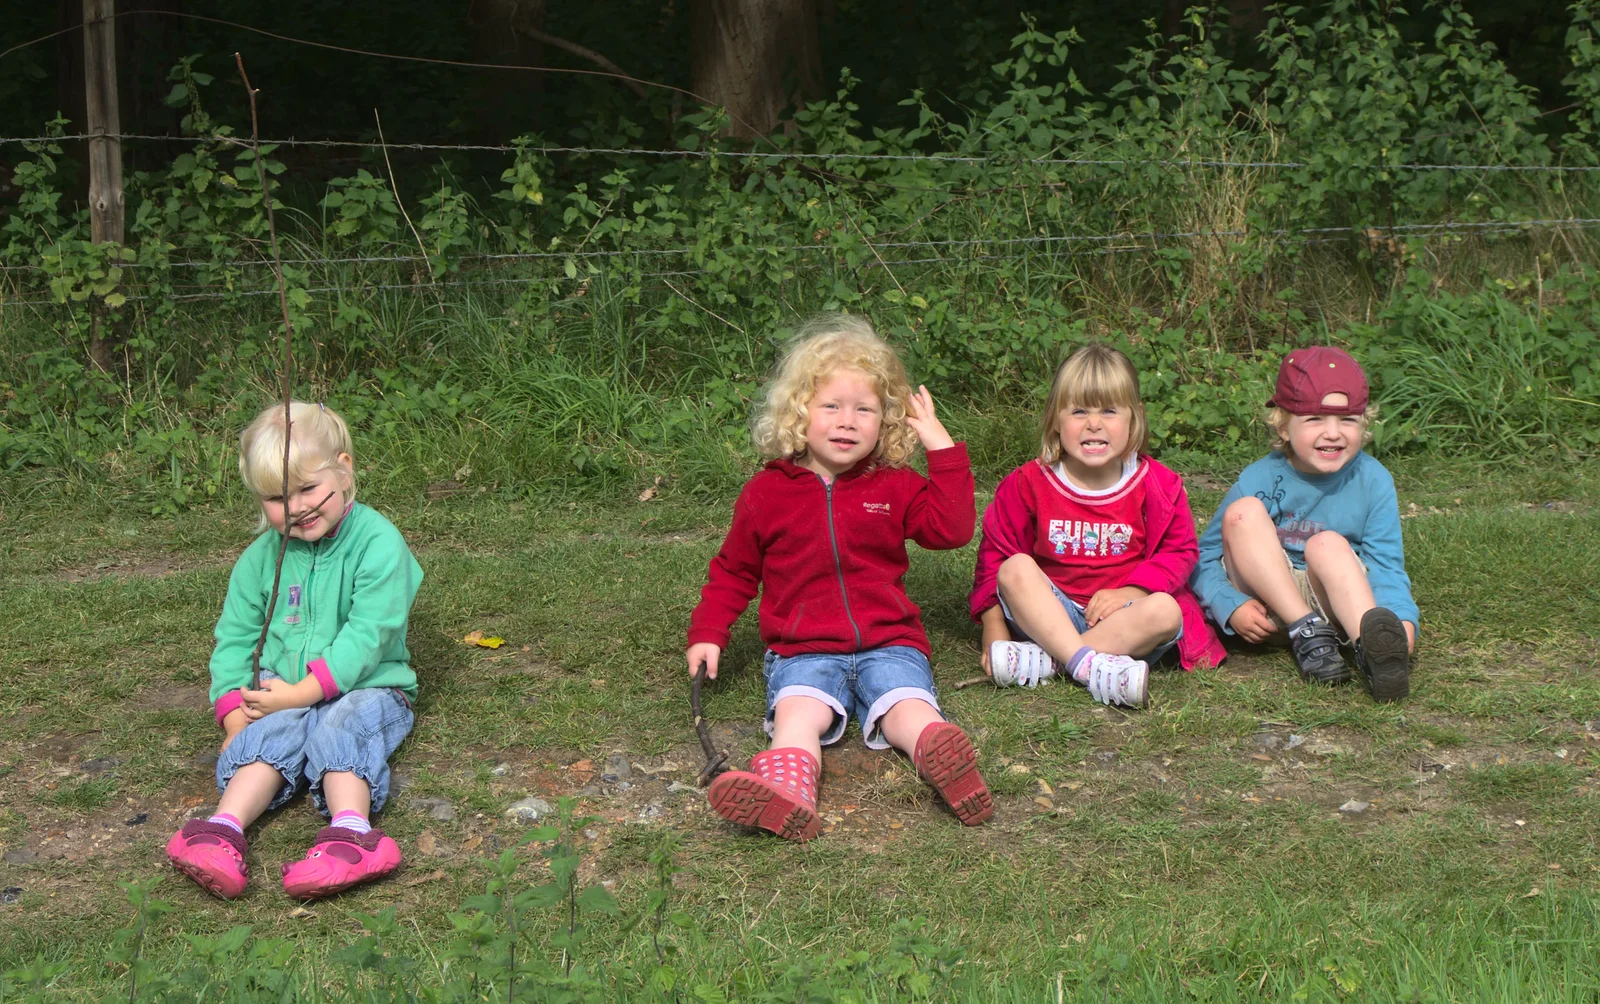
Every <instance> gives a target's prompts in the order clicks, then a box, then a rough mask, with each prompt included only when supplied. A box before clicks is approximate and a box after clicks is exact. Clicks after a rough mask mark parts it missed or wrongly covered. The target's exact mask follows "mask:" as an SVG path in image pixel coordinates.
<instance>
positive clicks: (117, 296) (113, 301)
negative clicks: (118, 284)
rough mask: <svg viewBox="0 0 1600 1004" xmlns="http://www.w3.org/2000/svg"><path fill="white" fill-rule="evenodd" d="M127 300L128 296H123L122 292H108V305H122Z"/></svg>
mask: <svg viewBox="0 0 1600 1004" xmlns="http://www.w3.org/2000/svg"><path fill="white" fill-rule="evenodd" d="M127 302H128V298H127V297H126V296H123V295H122V294H121V293H107V294H106V306H108V307H120V306H122V305H123V304H124V303H127Z"/></svg>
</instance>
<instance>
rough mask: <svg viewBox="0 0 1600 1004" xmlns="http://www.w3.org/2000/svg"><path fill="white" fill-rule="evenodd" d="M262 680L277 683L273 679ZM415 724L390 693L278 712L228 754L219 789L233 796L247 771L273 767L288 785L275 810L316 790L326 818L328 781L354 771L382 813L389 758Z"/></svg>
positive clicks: (353, 695)
mask: <svg viewBox="0 0 1600 1004" xmlns="http://www.w3.org/2000/svg"><path fill="white" fill-rule="evenodd" d="M261 677H262V679H274V677H273V676H272V674H270V673H262V674H261ZM415 720H416V716H415V715H414V714H412V712H411V706H410V705H409V704H407V703H406V699H405V697H404V696H402V695H401V693H400V691H398V690H393V689H390V688H387V687H384V688H373V689H364V690H352V691H350V692H349V693H345V694H340V695H339V696H338V697H335V698H334V699H333V700H331V701H323V702H322V703H320V704H314V705H312V706H311V707H309V708H291V709H289V710H287V711H274V712H273V713H272V714H270V715H267V716H265V717H263V718H258V719H256V720H255V721H253V722H251V723H250V724H249V725H246V726H245V727H244V730H243V731H242V732H240V733H239V734H238V735H236V736H234V737H233V742H231V743H229V744H228V748H227V749H225V750H223V751H222V754H221V755H220V756H219V757H218V758H217V788H218V789H219V790H225V789H226V788H227V787H228V782H229V781H230V780H232V779H233V775H234V774H235V772H237V771H238V770H239V768H240V767H243V766H246V765H247V764H252V763H258V762H259V763H264V764H269V765H271V766H272V768H273V769H274V770H276V771H277V772H278V773H279V774H282V775H283V782H284V783H283V787H282V788H281V789H279V791H278V794H277V795H276V796H274V797H273V799H272V804H270V805H268V806H267V808H269V809H276V808H278V807H279V806H281V805H283V804H284V803H285V802H287V801H289V799H291V798H293V797H294V796H295V793H296V792H298V791H299V790H300V788H301V786H302V785H308V786H309V787H310V788H311V798H312V801H314V802H315V803H316V806H317V809H318V810H320V811H321V812H322V814H323V815H324V816H326V815H328V804H327V802H326V801H324V799H323V797H322V775H324V774H327V773H329V772H330V771H348V772H350V773H352V774H354V775H355V776H356V777H359V778H360V779H361V780H363V781H365V782H367V787H368V788H370V789H372V811H374V812H376V811H378V810H379V809H381V808H383V803H384V802H385V801H387V800H388V798H389V757H390V756H392V755H393V754H394V751H395V749H396V748H398V747H399V745H400V742H401V740H403V739H405V737H406V736H407V735H408V734H410V732H411V724H412V722H414V721H415Z"/></svg>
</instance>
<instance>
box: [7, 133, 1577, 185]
mask: <svg viewBox="0 0 1600 1004" xmlns="http://www.w3.org/2000/svg"><path fill="white" fill-rule="evenodd" d="M91 139H115V140H140V141H147V140H156V141H162V142H171V143H205V142H212V141H213V138H212V137H204V136H163V135H157V134H151V133H73V134H70V135H64V136H0V145H4V144H18V143H50V142H69V141H79V140H91ZM261 145H262V146H264V147H265V146H289V147H294V146H305V147H350V148H359V149H367V150H459V151H469V152H489V153H515V152H517V151H519V150H522V151H526V152H528V153H544V154H550V153H566V154H595V155H601V156H612V157H618V156H628V157H694V158H712V157H726V158H729V159H732V160H801V161H806V160H818V161H862V162H869V163H870V162H873V161H888V162H914V163H915V162H923V163H931V164H969V165H971V164H1029V165H1037V166H1065V167H1156V166H1159V167H1207V168H1223V169H1226V168H1242V169H1268V168H1272V169H1277V168H1288V169H1298V168H1312V167H1316V166H1317V165H1315V164H1312V163H1310V162H1309V161H1299V160H1208V159H1184V158H1177V157H1173V158H1097V157H1022V158H1018V157H1007V156H1001V155H983V156H978V155H970V154H949V155H945V154H925V153H849V152H835V153H822V152H810V151H801V150H775V151H760V150H663V149H653V148H646V147H587V146H516V145H512V144H506V143H384V142H375V141H372V140H344V139H297V138H295V137H290V138H288V139H264V140H262V141H261ZM1339 166H1340V167H1341V168H1343V169H1346V170H1348V169H1356V170H1368V171H1461V172H1473V171H1477V172H1493V171H1512V172H1532V173H1545V172H1554V173H1595V172H1600V165H1587V164H1344V165H1339ZM850 180H852V181H855V180H861V179H855V178H852V179H850Z"/></svg>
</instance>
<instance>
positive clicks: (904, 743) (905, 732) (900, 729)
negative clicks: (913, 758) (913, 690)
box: [879, 697, 944, 756]
mask: <svg viewBox="0 0 1600 1004" xmlns="http://www.w3.org/2000/svg"><path fill="white" fill-rule="evenodd" d="M942 721H944V716H943V715H941V714H939V711H938V709H937V708H935V707H934V706H933V705H931V704H929V703H928V702H927V701H923V700H918V699H917V698H915V697H913V698H908V699H907V700H904V701H899V702H897V703H896V704H895V705H894V707H892V708H890V709H889V710H888V711H885V712H884V713H883V717H882V718H881V719H879V723H880V726H881V727H882V729H883V738H885V739H887V740H889V745H891V746H893V747H894V748H895V749H897V750H899V751H901V752H902V753H905V754H907V755H908V756H909V755H911V754H914V753H916V751H917V739H919V738H920V737H921V736H922V730H923V729H925V728H927V727H928V726H930V725H932V724H933V723H934V722H942Z"/></svg>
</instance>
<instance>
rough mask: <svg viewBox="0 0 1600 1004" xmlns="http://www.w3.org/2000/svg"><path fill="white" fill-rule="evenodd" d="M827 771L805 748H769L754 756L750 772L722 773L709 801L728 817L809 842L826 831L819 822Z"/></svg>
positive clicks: (712, 783)
mask: <svg viewBox="0 0 1600 1004" xmlns="http://www.w3.org/2000/svg"><path fill="white" fill-rule="evenodd" d="M821 773H822V770H821V767H820V766H819V765H818V764H817V761H816V759H815V758H814V757H813V756H812V755H811V754H810V753H807V752H806V751H805V750H803V749H800V748H798V747H794V746H790V747H786V748H784V749H775V750H767V751H766V752H765V753H757V754H756V755H755V756H753V757H751V758H750V769H749V770H730V771H728V772H727V773H726V774H722V775H719V776H718V777H717V779H716V780H715V781H712V782H711V790H710V791H709V792H707V794H706V797H707V798H709V799H710V800H711V807H712V808H713V809H716V810H717V813H718V814H719V815H721V816H722V818H724V819H727V820H729V821H731V822H735V823H739V824H741V825H743V826H759V827H760V828H761V829H763V830H767V831H768V832H771V833H776V834H777V835H778V836H780V837H784V838H787V839H789V840H794V841H798V842H801V843H803V842H805V841H807V840H810V839H811V838H812V837H815V836H816V835H817V834H818V832H820V831H821V829H822V820H820V819H818V818H817V776H818V775H819V774H821Z"/></svg>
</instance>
